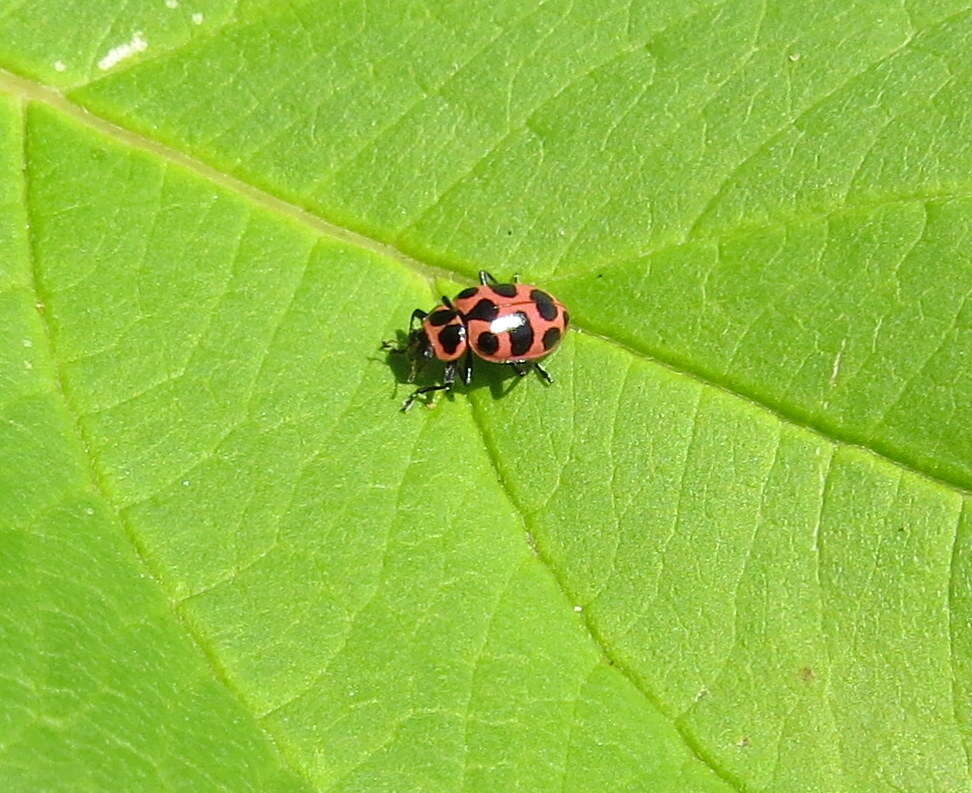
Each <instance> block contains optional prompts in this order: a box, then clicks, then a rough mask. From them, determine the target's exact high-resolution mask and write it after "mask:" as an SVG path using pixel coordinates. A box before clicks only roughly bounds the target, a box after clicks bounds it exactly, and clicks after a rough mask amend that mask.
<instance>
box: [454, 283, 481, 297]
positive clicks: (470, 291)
mask: <svg viewBox="0 0 972 793" xmlns="http://www.w3.org/2000/svg"><path fill="white" fill-rule="evenodd" d="M478 291H479V287H478V286H469V287H466V288H465V289H463V290H462V291H461V292H460V293H459V294H458V295H456V300H466V299H467V298H470V297H473V296H474V295H475V294H476V293H477V292H478Z"/></svg>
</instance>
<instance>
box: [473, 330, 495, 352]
mask: <svg viewBox="0 0 972 793" xmlns="http://www.w3.org/2000/svg"><path fill="white" fill-rule="evenodd" d="M476 347H477V348H478V349H479V351H480V352H483V353H485V354H486V355H494V354H495V353H496V351H497V350H498V349H499V336H497V335H496V334H495V333H490V332H489V331H488V330H484V331H483V332H482V333H480V334H479V336H478V337H477V338H476Z"/></svg>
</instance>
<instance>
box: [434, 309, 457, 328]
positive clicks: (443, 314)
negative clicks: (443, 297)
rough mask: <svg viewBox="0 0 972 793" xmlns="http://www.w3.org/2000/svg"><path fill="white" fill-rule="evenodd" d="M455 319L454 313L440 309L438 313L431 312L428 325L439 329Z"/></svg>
mask: <svg viewBox="0 0 972 793" xmlns="http://www.w3.org/2000/svg"><path fill="white" fill-rule="evenodd" d="M455 318H456V312H455V311H452V310H451V309H448V308H440V309H439V310H438V311H433V312H432V313H431V314H429V324H430V325H432V326H433V327H436V328H441V327H442V326H443V325H448V324H449V323H450V322H452V320H454V319H455Z"/></svg>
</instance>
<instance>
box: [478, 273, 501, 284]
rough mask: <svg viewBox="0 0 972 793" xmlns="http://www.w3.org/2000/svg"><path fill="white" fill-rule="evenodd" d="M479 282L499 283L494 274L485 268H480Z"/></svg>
mask: <svg viewBox="0 0 972 793" xmlns="http://www.w3.org/2000/svg"><path fill="white" fill-rule="evenodd" d="M479 283H481V284H488V283H494V284H495V283H498V281H497V280H496V279H495V278H493V276H492V275H490V274H489V273H487V272H486V271H485V270H480V271H479Z"/></svg>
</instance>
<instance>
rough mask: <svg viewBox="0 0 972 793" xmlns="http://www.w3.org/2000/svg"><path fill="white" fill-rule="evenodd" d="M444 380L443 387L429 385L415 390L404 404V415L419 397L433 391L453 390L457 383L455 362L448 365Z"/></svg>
mask: <svg viewBox="0 0 972 793" xmlns="http://www.w3.org/2000/svg"><path fill="white" fill-rule="evenodd" d="M442 379H443V381H444V382H443V383H442V385H427V386H422V387H421V388H417V389H415V390H414V391H413V392H412V393H411V394H410V395H409V397H408V399H406V400H405V401H404V402H402V413H404V412H405V411H407V410H408V409H409V408H410V407H411V406H412V403H413V402H414V401H415V400H416V399H417V398H418V397H420V396H421V395H422V394H431V393H432V392H433V391H451V390H452V384H453V383H454V382H455V381H456V362H455V361H453V362H452V363H449V364H446V368H445V372H444V374H443V378H442Z"/></svg>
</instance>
